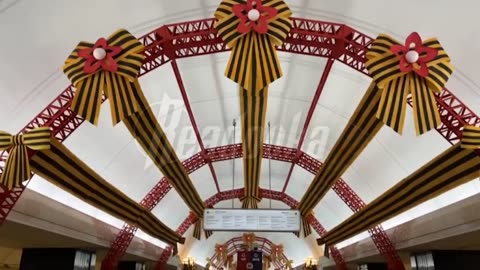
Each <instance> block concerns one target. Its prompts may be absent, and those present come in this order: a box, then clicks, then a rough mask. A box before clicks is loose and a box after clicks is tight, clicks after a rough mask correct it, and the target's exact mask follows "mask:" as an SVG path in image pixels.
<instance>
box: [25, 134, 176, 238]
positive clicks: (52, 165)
mask: <svg viewBox="0 0 480 270" xmlns="http://www.w3.org/2000/svg"><path fill="white" fill-rule="evenodd" d="M31 167H32V170H33V171H34V172H35V173H36V174H38V175H39V176H41V177H42V178H44V179H46V180H48V181H50V182H51V183H52V184H54V185H56V186H58V187H60V188H62V189H64V190H65V191H67V192H69V193H71V194H73V195H74V196H76V197H77V198H79V199H81V200H83V201H85V202H87V203H89V204H91V205H92V206H94V207H96V208H98V209H101V210H103V211H105V212H106V213H108V214H110V215H112V216H114V217H117V218H119V219H122V220H124V221H125V222H127V223H129V224H132V225H136V226H138V227H139V228H140V229H141V230H143V231H145V232H146V233H148V234H150V235H151V236H153V237H156V238H158V239H159V240H161V241H164V242H165V243H168V244H172V245H175V244H176V243H177V242H180V243H183V242H184V241H185V239H184V238H182V237H181V236H180V235H178V234H177V233H176V232H175V231H173V230H172V229H170V228H169V227H167V226H166V225H165V224H163V223H162V222H161V221H160V220H158V219H157V218H156V217H155V216H154V215H153V214H152V213H151V212H149V211H148V210H146V209H145V208H143V207H142V206H140V204H138V203H136V202H135V201H133V200H132V199H130V198H129V197H128V196H126V195H125V194H123V193H122V192H121V191H119V190H118V189H116V188H115V187H114V186H113V185H111V184H110V183H109V182H108V181H106V180H105V179H103V178H102V177H101V176H100V175H98V174H97V173H96V172H94V171H93V170H92V169H91V168H90V167H88V166H87V165H86V164H85V163H83V162H82V161H81V160H80V159H79V158H78V157H76V156H75V155H74V154H73V153H72V152H70V151H69V150H68V149H67V148H66V147H65V146H64V145H62V144H61V143H60V142H58V141H57V140H55V139H52V142H51V149H50V150H49V151H40V152H37V153H36V154H35V155H34V156H33V157H32V158H31Z"/></svg>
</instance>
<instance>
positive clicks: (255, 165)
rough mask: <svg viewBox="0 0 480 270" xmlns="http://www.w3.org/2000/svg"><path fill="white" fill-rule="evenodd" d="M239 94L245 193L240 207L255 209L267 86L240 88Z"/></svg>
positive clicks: (258, 197) (258, 196)
mask: <svg viewBox="0 0 480 270" xmlns="http://www.w3.org/2000/svg"><path fill="white" fill-rule="evenodd" d="M239 94H240V117H241V123H242V144H243V161H244V162H243V171H244V185H245V195H244V197H242V198H241V201H242V208H254V209H256V208H258V205H257V203H258V202H259V201H260V190H259V188H260V174H261V166H262V154H263V138H264V132H265V116H266V110H267V100H268V87H265V88H263V89H261V90H260V91H256V92H254V91H249V90H245V89H243V88H240V93H239Z"/></svg>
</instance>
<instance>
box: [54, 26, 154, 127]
mask: <svg viewBox="0 0 480 270" xmlns="http://www.w3.org/2000/svg"><path fill="white" fill-rule="evenodd" d="M107 43H108V45H109V46H119V47H121V48H122V51H121V53H120V54H119V55H117V56H114V60H115V61H116V63H117V65H118V70H117V72H110V71H104V70H102V69H101V68H100V69H99V70H98V71H96V72H94V73H92V74H89V73H85V72H84V70H83V67H84V65H85V61H86V60H85V59H84V58H82V57H80V56H79V55H78V52H79V51H80V50H82V49H85V48H93V47H94V44H93V43H89V42H80V43H79V44H78V45H77V47H76V48H75V49H74V50H73V52H72V53H71V54H70V56H69V57H68V58H67V60H66V61H65V65H64V66H63V72H64V73H65V74H66V75H67V77H68V78H69V79H70V81H71V82H72V84H73V85H74V86H75V88H76V92H75V97H74V98H73V101H72V105H71V106H72V110H73V111H75V112H76V113H77V114H78V115H80V116H82V117H84V118H85V119H86V120H87V121H89V122H91V123H92V124H94V125H96V124H97V123H98V117H99V114H100V105H101V103H102V92H103V93H105V96H106V97H107V98H108V99H109V100H110V109H111V114H112V122H113V124H117V123H118V122H120V121H122V120H123V119H124V118H125V117H127V116H129V115H131V114H132V113H134V112H136V111H138V110H140V109H141V107H140V106H139V105H138V104H137V103H135V98H134V93H135V92H138V91H141V90H140V89H141V88H140V84H139V83H138V79H137V76H138V73H139V71H140V68H141V66H142V64H143V61H144V59H145V56H144V55H143V53H142V52H143V50H144V46H143V45H142V43H141V42H140V41H138V39H137V38H135V37H134V36H133V35H132V34H130V33H129V32H128V31H127V30H124V29H120V30H118V31H116V32H115V33H113V34H112V35H111V36H110V37H109V38H108V39H107Z"/></svg>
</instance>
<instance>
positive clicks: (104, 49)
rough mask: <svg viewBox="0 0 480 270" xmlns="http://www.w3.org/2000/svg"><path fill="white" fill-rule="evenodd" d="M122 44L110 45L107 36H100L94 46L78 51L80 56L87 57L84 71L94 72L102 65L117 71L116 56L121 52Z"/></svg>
mask: <svg viewBox="0 0 480 270" xmlns="http://www.w3.org/2000/svg"><path fill="white" fill-rule="evenodd" d="M121 52H122V48H121V47H120V46H108V44H107V40H106V39H105V38H100V39H98V40H97V42H95V45H94V46H93V47H92V48H85V49H82V50H80V51H79V52H78V56H80V57H82V58H84V59H85V65H84V67H83V72H85V73H94V72H95V71H97V70H98V69H99V68H100V67H101V68H102V69H103V70H105V71H111V72H116V71H117V69H118V65H117V62H116V61H115V59H113V57H114V56H116V55H118V54H120V53H121Z"/></svg>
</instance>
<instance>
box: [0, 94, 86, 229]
mask: <svg viewBox="0 0 480 270" xmlns="http://www.w3.org/2000/svg"><path fill="white" fill-rule="evenodd" d="M73 95H74V89H73V88H72V87H67V88H66V89H65V90H63V91H62V93H61V94H60V95H59V96H58V97H56V98H55V99H54V100H53V101H52V102H51V103H50V104H48V106H47V107H46V108H45V109H44V110H43V111H41V112H40V113H39V114H38V115H37V116H36V117H35V118H34V119H33V120H32V121H30V123H28V124H27V125H26V126H25V127H24V128H23V129H22V130H20V133H24V132H28V131H29V130H31V129H34V128H36V127H40V126H50V127H51V129H52V134H53V136H54V137H55V138H56V139H57V140H59V141H61V142H63V141H64V140H65V139H66V138H67V137H68V136H70V134H72V132H73V131H74V130H75V129H77V128H78V127H79V126H80V125H81V124H82V122H83V121H84V120H83V119H82V118H80V117H78V116H77V115H76V114H75V113H74V112H72V110H71V109H70V102H71V101H72V99H73ZM7 158H8V152H7V151H3V152H1V153H0V175H1V174H2V173H3V168H4V167H5V162H6V160H7ZM24 190H25V188H14V189H13V190H10V191H9V190H7V189H6V188H5V187H3V186H2V185H1V184H0V225H1V224H2V223H3V222H4V221H5V219H6V218H7V216H8V214H9V213H10V210H12V208H13V206H14V205H15V203H16V202H17V200H18V198H19V197H20V196H21V195H22V193H23V191H24Z"/></svg>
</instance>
